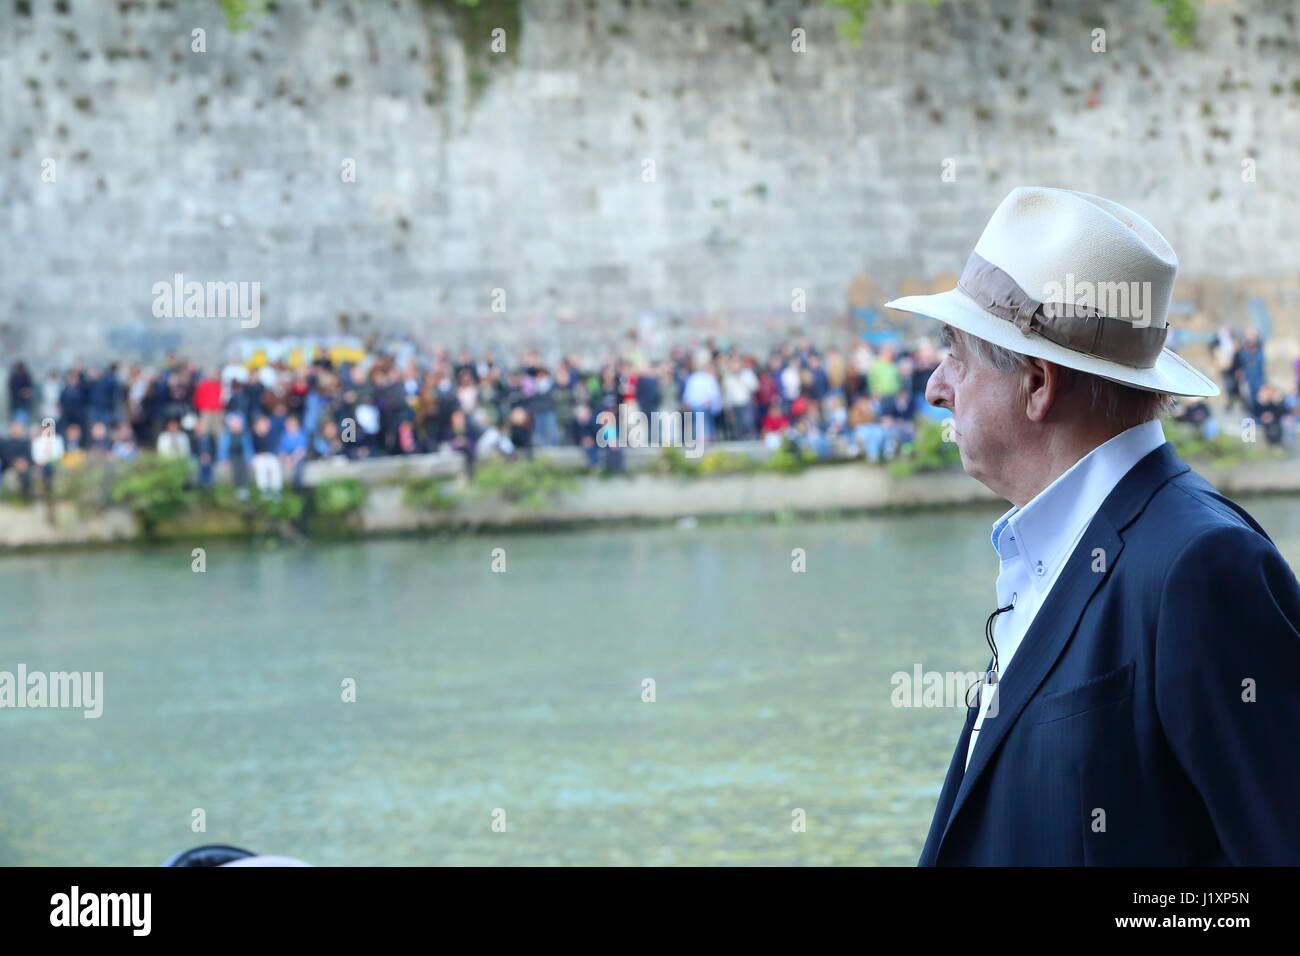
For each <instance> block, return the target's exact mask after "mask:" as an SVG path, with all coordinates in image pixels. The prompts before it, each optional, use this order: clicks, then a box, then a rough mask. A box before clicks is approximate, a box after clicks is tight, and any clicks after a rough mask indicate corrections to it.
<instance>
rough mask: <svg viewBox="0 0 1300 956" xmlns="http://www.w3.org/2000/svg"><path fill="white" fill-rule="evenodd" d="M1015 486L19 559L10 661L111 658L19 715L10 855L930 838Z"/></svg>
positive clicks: (2, 640) (785, 857)
mask: <svg viewBox="0 0 1300 956" xmlns="http://www.w3.org/2000/svg"><path fill="white" fill-rule="evenodd" d="M1246 504H1247V507H1248V508H1249V509H1250V510H1251V511H1252V513H1253V514H1255V515H1256V517H1257V518H1258V519H1259V520H1260V521H1261V523H1262V524H1263V525H1264V527H1265V529H1266V530H1268V531H1269V533H1270V534H1271V535H1272V536H1273V538H1274V540H1275V541H1276V542H1277V544H1278V546H1279V548H1280V549H1281V550H1282V552H1283V554H1285V555H1286V557H1287V559H1288V560H1289V561H1290V562H1291V564H1292V567H1300V502H1297V500H1296V499H1286V498H1272V499H1255V500H1252V501H1248V502H1247V503H1246ZM1001 510H1002V509H1001V508H992V509H976V510H960V511H944V512H932V513H925V514H910V515H898V516H887V517H873V518H859V519H853V520H843V521H831V520H823V521H812V522H790V523H783V524H755V525H729V526H701V527H698V528H682V527H664V528H654V529H626V530H624V529H620V530H610V531H587V532H578V533H570V534H551V535H542V534H534V535H483V536H478V537H460V538H451V539H425V540H389V541H369V542H363V543H348V544H330V545H313V546H308V547H277V548H271V549H266V548H258V547H252V546H220V547H218V546H213V547H210V548H208V549H207V551H206V571H204V572H202V573H197V572H195V571H194V570H192V563H193V560H194V559H193V558H192V556H191V547H190V546H184V547H171V548H166V549H147V550H133V551H120V550H114V551H99V552H86V553H80V554H40V555H18V556H10V557H7V558H4V559H0V599H3V607H4V608H5V613H4V625H3V627H2V628H0V670H6V671H10V672H16V670H17V667H18V665H19V664H24V665H25V666H26V668H27V669H28V671H29V672H31V671H47V672H48V671H71V670H77V671H91V672H95V671H101V672H102V673H103V682H104V683H103V702H102V704H103V713H102V716H100V717H98V718H94V719H87V718H85V717H83V715H82V712H81V711H79V710H74V709H40V710H38V709H25V710H8V709H7V710H0V721H2V725H0V729H2V733H0V739H2V740H3V748H4V755H3V757H4V759H3V773H2V774H0V865H13V864H27V865H44V864H65V865H80V864H89V865H112V864H128V865H145V866H152V865H158V864H159V863H160V862H162V861H163V860H164V859H165V858H166V857H168V856H169V855H171V854H172V853H174V852H176V851H178V850H181V849H185V848H187V847H190V846H195V845H198V844H201V843H219V842H221V843H234V844H236V845H240V846H245V847H247V848H249V849H252V850H254V851H257V852H261V853H279V854H287V855H290V856H296V857H300V858H302V859H304V860H307V861H309V862H312V863H316V864H338V865H351V864H369V865H393V864H401V865H409V864H453V865H454V864H491V865H496V864H507V865H508V864H557V863H558V864H615V865H617V864H902V865H911V864H913V863H914V862H915V860H916V857H917V855H918V853H919V851H920V848H921V844H922V842H923V841H924V838H925V833H926V829H927V826H928V823H929V818H930V814H931V812H932V810H933V807H934V803H935V800H936V799H937V797H938V793H939V786H940V784H941V783H942V780H943V775H944V772H945V770H946V768H947V764H948V760H949V758H950V756H951V754H952V747H953V744H954V742H955V739H956V735H957V734H958V732H959V730H960V727H961V723H962V718H963V713H962V709H961V708H960V706H955V707H948V708H943V707H930V708H912V707H896V706H894V705H893V702H892V698H893V696H894V690H895V684H894V682H893V681H892V680H891V678H892V677H893V675H895V674H896V673H898V672H904V673H908V674H911V673H912V672H913V671H914V668H915V667H916V666H918V665H919V666H920V667H921V668H922V669H924V670H938V671H970V670H973V669H976V668H979V667H982V666H983V664H984V662H985V658H986V651H985V646H984V637H983V623H984V619H985V617H986V616H987V614H988V612H989V611H990V610H991V609H992V607H993V604H992V601H993V597H994V593H993V580H994V577H995V574H996V569H997V562H996V559H995V556H994V553H993V551H992V548H991V547H990V545H989V541H988V534H989V526H990V523H991V522H992V520H993V519H994V518H995V517H996V516H997V515H998V514H999V513H1000V512H1001ZM495 549H501V550H500V551H499V552H498V551H496V550H495ZM795 549H802V554H803V556H804V557H803V560H804V561H805V562H806V570H805V571H803V572H802V573H797V572H795V571H793V570H792V564H793V563H794V562H795V561H796V560H797V556H796V553H795ZM502 560H504V571H494V570H493V564H494V561H495V562H496V565H497V567H501V561H502ZM647 681H653V685H648V684H647ZM352 686H354V687H355V700H348V701H345V700H344V699H343V698H344V697H345V696H349V695H348V688H349V687H352ZM651 690H652V691H653V700H652V701H651V700H648V699H647V698H648V697H650V696H651V693H650V692H651ZM200 824H201V825H202V827H203V828H204V829H202V830H199V829H198V828H199V826H200Z"/></svg>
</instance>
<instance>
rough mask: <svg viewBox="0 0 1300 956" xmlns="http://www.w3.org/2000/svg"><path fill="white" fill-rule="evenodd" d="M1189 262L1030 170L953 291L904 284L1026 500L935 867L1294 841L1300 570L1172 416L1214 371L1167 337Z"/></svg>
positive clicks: (1208, 860)
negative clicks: (1172, 301) (1174, 438)
mask: <svg viewBox="0 0 1300 956" xmlns="http://www.w3.org/2000/svg"><path fill="white" fill-rule="evenodd" d="M1177 268H1178V263H1177V259H1176V258H1175V256H1174V252H1173V250H1172V249H1171V248H1170V247H1169V244H1168V243H1167V242H1166V241H1165V239H1164V237H1163V236H1161V235H1160V233H1159V232H1157V231H1156V229H1155V228H1154V227H1152V226H1151V225H1150V224H1149V223H1147V222H1146V221H1145V220H1143V219H1142V218H1141V217H1140V216H1138V215H1136V214H1135V213H1133V212H1131V211H1130V210H1128V209H1125V208H1124V207H1123V206H1119V205H1117V204H1115V203H1113V202H1109V201H1108V200H1105V199H1101V198H1099V197H1096V196H1090V195H1087V194H1084V193H1078V192H1071V191H1068V190H1061V189H1043V188H1021V189H1016V190H1014V191H1012V193H1011V194H1010V195H1009V196H1008V197H1007V198H1006V199H1005V200H1004V201H1003V202H1002V204H1001V205H1000V206H999V207H998V209H997V211H996V212H995V213H994V215H993V218H992V219H991V220H990V222H989V224H988V226H987V227H986V228H985V231H984V233H983V234H982V235H981V237H980V240H979V242H978V243H977V244H976V246H975V251H974V253H973V254H972V255H971V256H970V259H969V261H968V262H967V263H966V267H965V269H964V271H963V273H962V276H961V279H960V281H959V282H958V285H957V288H956V289H954V290H952V291H949V292H944V293H940V294H937V295H927V296H907V297H905V298H902V299H898V300H896V301H894V302H891V303H889V305H891V306H892V307H893V308H896V309H901V310H904V311H909V312H915V313H918V314H920V315H924V316H928V317H930V318H933V319H937V320H939V321H940V322H942V323H943V328H942V336H943V341H944V343H945V344H946V345H947V346H948V348H949V352H948V355H947V357H946V358H945V359H944V360H943V362H942V363H941V364H940V366H939V367H938V368H937V369H936V370H935V372H934V374H933V375H932V376H931V377H930V380H929V383H928V385H927V387H926V400H927V401H929V402H930V403H931V404H932V405H935V406H938V407H941V408H944V409H947V410H948V411H950V412H951V416H952V421H951V426H950V430H951V437H952V440H953V441H955V442H956V444H957V448H958V450H959V451H960V453H961V459H962V464H963V467H964V468H965V470H966V471H967V473H968V474H970V475H972V476H973V477H975V478H977V479H978V480H979V481H980V482H982V483H983V484H985V485H987V486H988V487H989V488H991V489H992V490H993V491H995V492H997V494H998V495H999V496H1001V497H1003V498H1006V499H1007V500H1008V501H1010V502H1011V504H1012V508H1011V509H1010V510H1009V511H1007V512H1006V513H1005V514H1004V515H1002V517H1001V518H999V519H998V520H997V522H996V523H995V524H994V526H993V534H992V542H993V547H994V549H995V550H996V551H997V554H998V559H999V561H1000V570H999V574H998V577H997V584H996V589H997V608H996V610H995V611H994V612H993V613H992V614H991V615H990V616H989V619H988V621H987V622H986V626H985V634H984V635H983V636H984V638H985V639H986V640H987V642H988V645H989V648H990V650H991V651H992V656H991V659H990V660H989V663H988V667H987V670H986V672H985V676H984V680H983V681H982V682H981V683H980V685H979V688H978V694H975V693H972V700H971V706H970V707H969V708H968V709H967V715H966V722H965V726H964V727H963V728H962V731H961V736H960V738H959V739H958V744H957V749H956V752H955V753H954V754H953V758H952V763H951V765H950V766H949V768H948V775H947V779H946V780H945V781H944V786H943V791H942V793H941V794H940V796H939V802H938V806H937V808H936V810H935V815H934V819H933V822H932V823H931V826H930V832H929V836H928V838H927V839H926V842H925V848H924V850H923V851H922V853H921V859H920V864H921V865H923V866H933V865H1064V866H1082V865H1142V866H1191V865H1223V864H1235V865H1240V864H1290V865H1296V864H1300V815H1298V814H1297V813H1296V811H1295V801H1296V796H1297V794H1300V757H1297V755H1296V741H1297V740H1298V739H1300V585H1297V582H1296V577H1295V574H1294V573H1293V572H1292V571H1291V569H1290V568H1289V567H1288V566H1287V563H1286V561H1285V560H1284V559H1283V558H1282V556H1281V555H1280V554H1279V553H1278V551H1277V548H1275V547H1274V545H1273V543H1272V541H1271V540H1270V539H1269V537H1268V535H1267V534H1266V533H1265V532H1264V529H1263V528H1261V527H1260V526H1259V524H1258V523H1257V522H1256V521H1255V520H1254V519H1253V518H1252V517H1251V516H1250V515H1249V514H1247V512H1246V511H1245V509H1243V508H1242V507H1241V506H1240V505H1238V504H1236V503H1235V502H1232V501H1230V500H1229V499H1227V498H1225V497H1224V496H1223V495H1221V494H1219V493H1218V492H1217V491H1216V490H1215V489H1214V488H1213V487H1212V486H1211V485H1210V484H1209V483H1208V482H1206V481H1205V480H1204V479H1203V478H1201V477H1200V476H1199V475H1197V474H1196V473H1195V472H1193V471H1192V470H1191V469H1190V468H1188V466H1187V465H1186V464H1185V463H1184V462H1183V461H1182V460H1181V459H1180V458H1179V457H1178V455H1177V454H1175V452H1174V450H1173V446H1172V445H1170V444H1169V443H1168V442H1166V441H1165V438H1164V435H1163V433H1162V431H1161V426H1160V416H1161V415H1162V414H1165V413H1166V412H1167V411H1168V410H1169V407H1170V405H1171V404H1172V402H1173V396H1178V395H1185V396H1202V397H1204V396H1212V395H1216V394H1218V388H1217V387H1216V386H1215V385H1214V384H1213V382H1211V381H1210V380H1209V379H1207V378H1205V377H1204V376H1203V375H1202V374H1201V373H1200V372H1198V371H1196V370H1195V369H1194V368H1192V366H1191V365H1189V364H1188V363H1187V362H1185V361H1184V360H1183V359H1181V358H1180V357H1179V356H1178V355H1176V354H1174V353H1173V352H1171V351H1169V350H1168V349H1166V348H1164V340H1165V336H1166V334H1167V332H1168V326H1167V324H1166V312H1167V308H1168V304H1169V297H1170V292H1171V290H1172V287H1173V281H1174V275H1175V273H1176V272H1177ZM972 638H973V639H974V640H978V639H979V635H978V634H977V633H976V628H972ZM972 650H973V648H972ZM972 691H974V688H972Z"/></svg>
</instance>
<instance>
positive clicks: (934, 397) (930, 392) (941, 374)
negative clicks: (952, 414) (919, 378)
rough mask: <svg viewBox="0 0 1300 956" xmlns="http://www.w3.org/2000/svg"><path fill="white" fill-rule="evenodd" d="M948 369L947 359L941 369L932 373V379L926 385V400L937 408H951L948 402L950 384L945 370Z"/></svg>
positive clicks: (940, 366)
mask: <svg viewBox="0 0 1300 956" xmlns="http://www.w3.org/2000/svg"><path fill="white" fill-rule="evenodd" d="M947 367H948V360H947V359H946V358H945V359H944V360H943V361H942V362H940V363H939V367H938V368H936V369H935V370H934V371H933V372H931V373H930V379H929V381H927V382H926V383H925V400H926V401H927V402H929V403H930V404H931V405H933V406H934V407H935V408H950V407H951V406H950V404H949V402H948V394H949V393H948V383H947V380H946V379H945V369H947Z"/></svg>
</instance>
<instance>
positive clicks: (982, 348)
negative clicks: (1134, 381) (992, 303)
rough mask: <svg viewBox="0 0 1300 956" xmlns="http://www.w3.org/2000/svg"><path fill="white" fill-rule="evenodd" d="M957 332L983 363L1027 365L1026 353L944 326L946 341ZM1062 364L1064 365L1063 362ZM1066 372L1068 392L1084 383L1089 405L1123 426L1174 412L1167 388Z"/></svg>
mask: <svg viewBox="0 0 1300 956" xmlns="http://www.w3.org/2000/svg"><path fill="white" fill-rule="evenodd" d="M956 336H960V337H961V342H962V344H963V345H964V346H965V348H966V351H967V352H969V353H970V355H971V356H972V357H973V358H974V359H975V360H976V361H978V362H980V363H981V364H983V365H988V366H992V367H993V368H995V369H998V370H999V371H1002V372H1019V371H1021V370H1023V369H1026V368H1028V367H1029V356H1027V355H1022V354H1020V353H1019V352H1013V351H1011V350H1010V349H1006V348H1003V347H1002V346H1000V345H994V344H993V343H992V342H988V341H986V340H984V339H981V338H976V337H975V336H973V335H968V334H966V333H965V332H963V331H962V330H961V329H958V328H954V327H953V326H950V325H945V326H944V328H943V342H944V344H945V345H949V344H951V343H952V341H953V339H954V338H955V337H956ZM1061 367H1062V368H1065V366H1061ZM1066 372H1067V373H1068V374H1069V382H1068V383H1067V384H1066V386H1065V390H1066V391H1067V392H1072V391H1074V390H1075V389H1076V388H1078V387H1080V385H1081V384H1087V386H1088V387H1089V390H1090V392H1091V394H1090V396H1089V405H1088V407H1089V408H1090V409H1091V410H1092V411H1094V412H1097V413H1098V414H1100V415H1101V416H1102V417H1103V418H1105V419H1106V420H1107V421H1108V422H1111V423H1113V424H1115V425H1120V426H1123V427H1124V428H1132V427H1133V426H1134V425H1141V424H1142V423H1143V422H1149V421H1151V419H1153V418H1164V417H1165V416H1166V415H1171V414H1173V411H1174V409H1175V408H1176V407H1177V405H1178V396H1176V395H1170V394H1169V393H1168V392H1149V391H1147V390H1145V389H1141V388H1133V387H1132V386H1130V385H1123V384H1121V383H1119V382H1112V381H1111V380H1110V379H1108V378H1102V377H1101V376H1100V375H1093V374H1091V373H1089V372H1081V371H1079V370H1078V369H1072V368H1071V369H1066Z"/></svg>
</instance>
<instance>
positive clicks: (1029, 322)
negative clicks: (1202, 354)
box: [957, 252, 1169, 368]
mask: <svg viewBox="0 0 1300 956" xmlns="http://www.w3.org/2000/svg"><path fill="white" fill-rule="evenodd" d="M957 288H958V289H959V290H960V291H961V292H962V294H963V295H965V296H966V297H967V298H969V299H972V300H973V301H974V302H975V303H976V304H978V305H979V307H980V308H982V309H983V310H984V311H985V312H988V313H989V314H991V315H995V316H997V317H998V318H1000V319H1005V320H1006V321H1008V322H1012V323H1014V324H1015V326H1016V327H1017V328H1018V329H1020V331H1021V332H1023V333H1024V334H1025V335H1029V334H1030V333H1031V332H1037V333H1038V334H1039V335H1041V336H1042V337H1043V338H1045V339H1047V340H1048V341H1049V342H1055V343H1056V344H1057V345H1060V346H1062V347H1063V348H1067V349H1071V350H1073V351H1075V352H1082V353H1084V354H1085V355H1091V356H1094V357H1096V358H1101V359H1106V360H1108V361H1111V362H1119V363H1120V364H1122V365H1131V366H1133V367H1134V368H1151V367H1152V366H1154V365H1155V364H1156V359H1157V358H1158V357H1159V356H1160V352H1161V350H1162V349H1163V348H1164V346H1165V337H1166V336H1167V335H1168V334H1169V326H1168V325H1162V326H1160V327H1158V328H1157V327H1156V326H1153V325H1147V326H1138V325H1134V324H1133V323H1132V322H1131V321H1129V320H1128V319H1123V318H1112V317H1108V316H1105V315H1102V314H1101V313H1100V312H1098V311H1097V310H1096V309H1095V308H1092V307H1088V306H1079V305H1072V304H1070V303H1055V302H1054V303H1052V304H1051V305H1050V306H1047V307H1045V306H1044V304H1043V303H1042V302H1039V301H1038V300H1037V299H1035V298H1033V297H1032V296H1031V295H1029V293H1027V292H1026V291H1025V290H1024V289H1022V288H1020V286H1019V285H1018V284H1017V283H1016V280H1015V279H1013V278H1011V276H1010V275H1008V274H1007V273H1006V272H1004V271H1003V270H1002V269H999V268H998V267H997V266H995V265H994V264H993V263H991V262H989V261H988V260H987V259H985V258H984V257H983V256H981V255H979V254H978V253H975V252H972V253H971V254H970V258H968V259H967V260H966V267H965V268H964V269H963V270H962V273H961V278H960V279H958V280H957Z"/></svg>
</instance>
